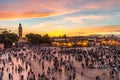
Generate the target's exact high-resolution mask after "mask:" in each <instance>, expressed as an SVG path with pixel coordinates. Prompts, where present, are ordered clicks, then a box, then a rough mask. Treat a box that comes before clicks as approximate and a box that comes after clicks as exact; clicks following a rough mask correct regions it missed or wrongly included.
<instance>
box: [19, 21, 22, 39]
mask: <svg viewBox="0 0 120 80" xmlns="http://www.w3.org/2000/svg"><path fill="white" fill-rule="evenodd" d="M18 36H19V40H21V39H22V25H21V23H19V27H18Z"/></svg>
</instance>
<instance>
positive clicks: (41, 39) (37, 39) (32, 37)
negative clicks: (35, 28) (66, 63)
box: [26, 33, 51, 44]
mask: <svg viewBox="0 0 120 80" xmlns="http://www.w3.org/2000/svg"><path fill="white" fill-rule="evenodd" d="M26 38H27V40H28V41H29V42H30V43H31V44H42V43H45V44H50V43H51V40H50V37H49V36H48V34H45V35H44V36H41V35H39V34H34V33H29V34H26Z"/></svg>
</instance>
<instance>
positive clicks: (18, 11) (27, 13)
mask: <svg viewBox="0 0 120 80" xmlns="http://www.w3.org/2000/svg"><path fill="white" fill-rule="evenodd" d="M83 4H84V5H83ZM119 4H120V0H102V1H99V0H96V1H95V0H93V1H91V0H88V1H86V0H11V1H10V2H9V3H6V2H4V3H0V10H1V11H0V19H12V18H31V17H46V16H53V15H61V14H63V13H64V14H67V13H71V12H76V11H84V10H89V9H90V10H91V9H92V10H94V9H96V10H98V9H111V8H114V7H115V8H116V6H117V8H118V7H119Z"/></svg>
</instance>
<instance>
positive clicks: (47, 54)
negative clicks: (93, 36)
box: [0, 46, 120, 80]
mask: <svg viewBox="0 0 120 80" xmlns="http://www.w3.org/2000/svg"><path fill="white" fill-rule="evenodd" d="M33 63H34V64H35V65H34V64H33ZM36 66H38V68H39V69H37V68H35V67H36ZM93 70H95V72H96V73H95V75H91V74H92V73H94V71H93ZM88 71H90V73H89V74H88ZM97 71H98V72H97ZM99 71H101V72H102V73H101V72H99ZM6 75H7V76H6ZM119 76H120V49H119V48H118V49H116V48H112V47H109V48H103V47H99V48H98V47H91V48H80V47H77V48H66V47H52V46H33V47H30V46H25V47H22V48H20V47H18V48H16V47H14V48H9V49H6V50H3V51H2V52H1V54H0V80H105V79H106V80H119V79H120V78H119ZM16 77H17V78H16ZM85 77H86V78H85ZM82 78H85V79H82Z"/></svg>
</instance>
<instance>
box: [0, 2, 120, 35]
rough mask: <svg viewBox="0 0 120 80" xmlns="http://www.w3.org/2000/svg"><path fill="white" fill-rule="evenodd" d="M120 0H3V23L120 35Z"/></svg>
mask: <svg viewBox="0 0 120 80" xmlns="http://www.w3.org/2000/svg"><path fill="white" fill-rule="evenodd" d="M119 4H120V0H44V1H43V0H0V27H2V28H7V29H10V30H12V31H14V32H16V33H17V28H18V24H19V22H20V23H21V24H22V25H23V29H24V32H23V35H25V34H27V33H39V34H42V35H43V34H49V35H50V36H59V35H63V34H66V35H68V36H76V35H90V34H117V35H120V5H119Z"/></svg>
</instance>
